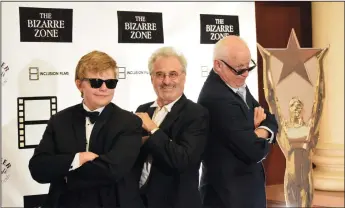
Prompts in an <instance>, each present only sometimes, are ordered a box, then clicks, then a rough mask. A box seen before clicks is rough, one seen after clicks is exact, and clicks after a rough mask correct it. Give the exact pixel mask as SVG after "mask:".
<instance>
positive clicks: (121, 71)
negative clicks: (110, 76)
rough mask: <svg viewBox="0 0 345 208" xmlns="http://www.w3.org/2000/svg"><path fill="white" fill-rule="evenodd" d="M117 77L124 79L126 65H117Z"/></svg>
mask: <svg viewBox="0 0 345 208" xmlns="http://www.w3.org/2000/svg"><path fill="white" fill-rule="evenodd" d="M118 70H119V71H118V72H119V79H126V67H118Z"/></svg>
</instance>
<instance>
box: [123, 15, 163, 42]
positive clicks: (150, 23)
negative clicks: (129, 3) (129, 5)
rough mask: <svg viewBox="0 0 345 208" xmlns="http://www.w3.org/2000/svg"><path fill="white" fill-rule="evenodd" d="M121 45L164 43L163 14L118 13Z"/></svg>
mask: <svg viewBox="0 0 345 208" xmlns="http://www.w3.org/2000/svg"><path fill="white" fill-rule="evenodd" d="M117 19H118V25H119V26H118V27H119V30H118V31H119V33H118V42H119V43H164V35H163V21H162V13H154V12H128V11H118V12H117Z"/></svg>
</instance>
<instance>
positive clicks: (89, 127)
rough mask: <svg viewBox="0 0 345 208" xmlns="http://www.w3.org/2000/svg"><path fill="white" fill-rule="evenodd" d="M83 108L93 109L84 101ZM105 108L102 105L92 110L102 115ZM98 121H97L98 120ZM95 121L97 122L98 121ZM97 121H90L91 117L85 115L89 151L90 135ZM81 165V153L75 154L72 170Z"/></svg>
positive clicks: (87, 148) (87, 149)
mask: <svg viewBox="0 0 345 208" xmlns="http://www.w3.org/2000/svg"><path fill="white" fill-rule="evenodd" d="M83 108H84V109H85V110H86V111H91V110H90V109H89V108H88V107H87V106H86V105H85V103H84V102H83ZM103 110H104V106H103V107H101V108H97V109H96V110H93V111H91V112H95V111H98V112H99V114H100V115H101V113H102V111H103ZM96 122H97V121H96ZM96 122H95V123H96ZM95 123H93V124H92V123H91V122H90V119H89V117H85V136H86V151H87V152H88V151H89V144H90V136H91V132H92V129H93V127H94V125H95ZM79 167H80V161H79V153H77V154H75V156H74V159H73V162H72V164H71V167H70V169H69V170H70V171H72V170H75V169H77V168H79Z"/></svg>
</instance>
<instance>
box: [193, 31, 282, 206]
mask: <svg viewBox="0 0 345 208" xmlns="http://www.w3.org/2000/svg"><path fill="white" fill-rule="evenodd" d="M255 67H256V64H255V62H254V61H253V60H252V59H251V55H250V51H249V48H248V46H247V44H246V43H245V42H244V41H243V40H242V39H241V38H240V37H238V36H227V37H225V38H223V39H221V40H220V41H218V42H217V43H216V45H215V48H214V57H213V69H212V70H211V72H210V74H209V76H208V77H207V79H206V81H205V83H204V86H203V87H202V90H201V92H200V95H199V98H198V103H199V104H201V105H203V106H204V107H205V108H207V109H208V111H209V114H210V129H211V130H210V134H209V135H208V140H207V143H208V144H207V147H206V150H205V153H204V157H203V161H202V164H203V169H202V177H201V182H200V192H201V197H202V201H203V208H242V207H243V208H244V207H248V208H249V207H250V208H263V207H266V195H265V172H264V168H263V165H262V160H264V159H265V157H266V156H267V154H268V152H269V149H270V143H272V142H274V141H275V136H276V134H277V130H278V125H277V121H276V119H275V117H274V115H272V114H270V112H268V111H267V110H264V109H263V108H262V107H260V105H259V103H258V102H257V101H256V100H255V99H254V97H253V96H252V94H251V93H250V91H249V89H248V87H247V86H246V83H245V81H246V79H247V77H248V75H249V73H250V71H252V70H253V69H254V68H255Z"/></svg>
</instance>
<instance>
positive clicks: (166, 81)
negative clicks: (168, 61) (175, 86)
mask: <svg viewBox="0 0 345 208" xmlns="http://www.w3.org/2000/svg"><path fill="white" fill-rule="evenodd" d="M170 82H171V78H170V77H169V74H165V75H164V77H163V83H164V84H169V83H170Z"/></svg>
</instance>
